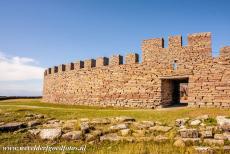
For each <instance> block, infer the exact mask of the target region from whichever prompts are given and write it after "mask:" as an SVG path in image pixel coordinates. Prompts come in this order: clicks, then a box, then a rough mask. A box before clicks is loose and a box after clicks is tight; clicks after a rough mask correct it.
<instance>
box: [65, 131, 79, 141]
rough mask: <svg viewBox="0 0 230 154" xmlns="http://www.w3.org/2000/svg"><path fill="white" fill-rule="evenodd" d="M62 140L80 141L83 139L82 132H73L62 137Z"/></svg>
mask: <svg viewBox="0 0 230 154" xmlns="http://www.w3.org/2000/svg"><path fill="white" fill-rule="evenodd" d="M62 138H64V139H66V140H80V139H82V132H81V131H71V132H68V133H65V134H63V135H62Z"/></svg>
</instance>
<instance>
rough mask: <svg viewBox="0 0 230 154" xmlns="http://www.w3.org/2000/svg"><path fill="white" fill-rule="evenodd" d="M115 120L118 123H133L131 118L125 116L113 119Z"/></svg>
mask: <svg viewBox="0 0 230 154" xmlns="http://www.w3.org/2000/svg"><path fill="white" fill-rule="evenodd" d="M115 120H116V121H118V122H128V121H135V119H134V118H132V117H127V116H120V117H115Z"/></svg>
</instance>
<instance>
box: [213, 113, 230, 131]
mask: <svg viewBox="0 0 230 154" xmlns="http://www.w3.org/2000/svg"><path fill="white" fill-rule="evenodd" d="M216 121H217V124H218V125H219V126H220V127H221V128H222V129H223V130H224V131H230V118H228V117H226V116H217V117H216Z"/></svg>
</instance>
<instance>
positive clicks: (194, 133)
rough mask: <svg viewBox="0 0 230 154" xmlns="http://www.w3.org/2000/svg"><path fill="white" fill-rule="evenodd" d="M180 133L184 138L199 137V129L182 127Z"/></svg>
mask: <svg viewBox="0 0 230 154" xmlns="http://www.w3.org/2000/svg"><path fill="white" fill-rule="evenodd" d="M179 133H180V136H181V137H182V138H198V130H197V129H186V128H185V129H180V130H179Z"/></svg>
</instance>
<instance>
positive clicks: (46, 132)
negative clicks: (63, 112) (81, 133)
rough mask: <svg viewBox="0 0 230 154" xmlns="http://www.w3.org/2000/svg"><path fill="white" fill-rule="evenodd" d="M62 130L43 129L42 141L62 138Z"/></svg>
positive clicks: (41, 133) (40, 134)
mask: <svg viewBox="0 0 230 154" xmlns="http://www.w3.org/2000/svg"><path fill="white" fill-rule="evenodd" d="M61 133H62V131H61V129H60V128H50V129H41V132H40V133H39V136H40V138H41V139H43V140H45V139H47V140H54V139H56V138H59V137H60V136H61Z"/></svg>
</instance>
